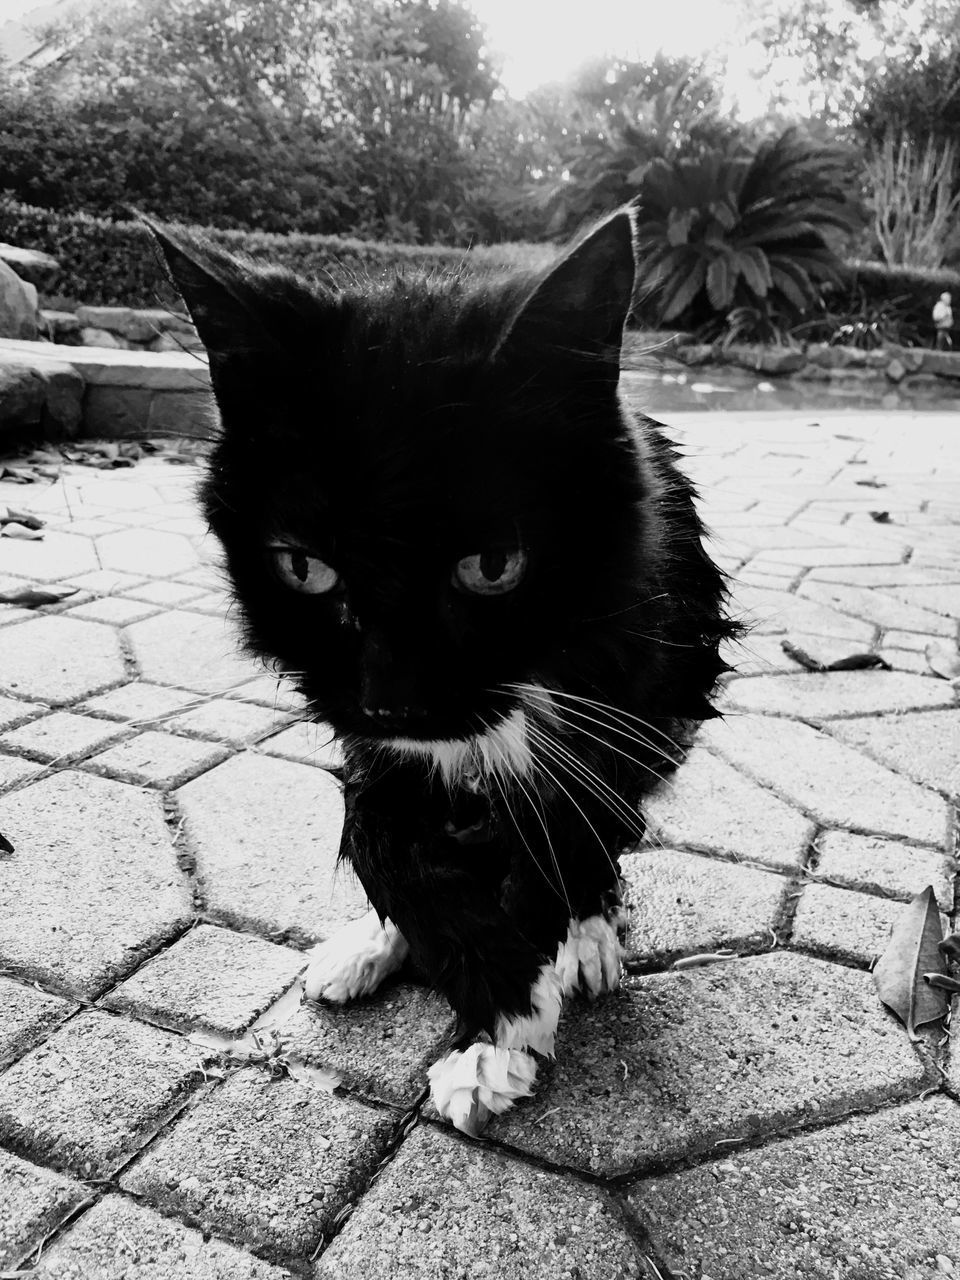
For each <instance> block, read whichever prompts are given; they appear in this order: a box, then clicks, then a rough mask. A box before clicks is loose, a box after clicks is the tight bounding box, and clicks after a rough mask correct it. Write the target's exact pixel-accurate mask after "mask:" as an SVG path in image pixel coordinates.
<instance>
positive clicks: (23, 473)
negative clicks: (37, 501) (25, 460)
mask: <svg viewBox="0 0 960 1280" xmlns="http://www.w3.org/2000/svg"><path fill="white" fill-rule="evenodd" d="M38 479H39V477H38V476H37V474H36V472H35V471H28V470H27V469H26V468H25V467H5V466H3V464H2V463H0V480H6V481H8V482H9V483H10V484H34V483H36V481H37V480H38Z"/></svg>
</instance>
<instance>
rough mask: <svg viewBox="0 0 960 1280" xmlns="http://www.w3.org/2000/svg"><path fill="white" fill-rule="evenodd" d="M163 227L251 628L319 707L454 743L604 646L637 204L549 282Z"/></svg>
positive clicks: (627, 532) (634, 530)
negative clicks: (416, 267)
mask: <svg viewBox="0 0 960 1280" xmlns="http://www.w3.org/2000/svg"><path fill="white" fill-rule="evenodd" d="M154 230H155V231H156V233H157V235H158V238H159V241H160V244H161V247H162V249H163V251H164V254H165V256H166V260H167V263H168V265H169V268H170V271H171V274H172V276H173V278H174V281H175V283H176V284H177V286H178V287H179V289H180V291H181V293H182V294H183V297H184V299H185V301H186V303H187V306H188V307H189V309H190V312H191V315H192V316H193V319H194V321H195V323H196V326H197V329H198V331H199V334H200V337H201V339H202V340H203V342H204V344H205V346H206V348H207V351H208V353H209V356H210V370H211V378H212V382H213V388H214V392H215V395H216V399H217V403H218V406H219V410H220V417H221V420H222V433H221V435H220V437H219V440H218V443H217V444H216V447H215V449H214V452H213V455H212V458H211V462H210V469H209V473H208V476H207V478H206V481H205V483H204V486H203V490H202V497H203V503H204V506H205V510H206V514H207V517H208V519H209V521H210V524H211V526H212V528H213V530H214V532H215V533H216V534H217V535H218V537H219V538H220V540H221V541H222V543H223V546H224V549H225V552H226V557H227V564H228V567H229V571H230V574H231V576H232V579H233V582H234V585H235V590H236V596H237V599H238V602H239V606H240V610H241V616H242V619H243V621H244V624H245V628H246V634H247V638H248V640H249V643H250V645H251V647H252V648H253V649H254V650H255V651H256V652H258V653H260V654H261V655H263V656H265V657H267V658H269V659H272V660H274V661H275V662H276V663H277V664H278V666H279V668H280V669H281V670H284V671H286V672H288V673H290V674H291V675H292V677H293V678H294V680H295V682H296V683H297V684H298V686H299V687H300V689H301V691H302V692H303V693H304V694H305V695H306V697H307V698H308V700H309V701H310V703H311V706H312V708H313V710H314V712H315V714H316V715H317V717H318V718H322V719H324V720H326V721H328V722H330V723H331V724H332V725H333V727H334V728H335V729H336V730H337V732H338V733H340V734H342V735H352V736H359V737H364V738H369V739H377V740H391V739H392V740H397V739H404V740H407V741H409V740H419V741H434V742H436V741H449V740H462V739H465V738H468V737H471V736H473V735H477V734H482V733H483V732H484V731H485V729H488V728H490V727H492V726H495V725H497V724H499V723H502V722H503V721H504V720H505V718H507V717H509V716H510V714H511V712H512V711H513V710H514V709H515V708H516V706H517V705H518V701H519V698H518V694H517V691H516V690H515V689H512V688H511V686H513V685H515V684H516V683H518V682H524V681H530V680H538V679H542V678H549V676H550V675H551V673H552V672H557V671H559V670H560V669H561V668H563V667H564V666H565V665H567V666H569V665H571V664H576V663H577V662H584V661H588V655H586V654H585V653H584V652H582V650H583V649H584V646H589V645H592V646H594V648H595V646H596V645H597V643H598V642H602V640H599V641H598V628H600V630H601V632H602V628H603V621H602V620H603V619H604V618H606V617H610V616H613V615H615V614H616V612H617V610H621V609H624V608H625V607H626V606H628V605H630V604H632V603H633V602H634V600H635V598H636V584H637V576H638V573H639V572H641V561H642V551H641V548H640V545H639V543H640V540H641V539H640V525H639V521H640V519H641V517H640V516H639V515H638V512H639V511H640V510H641V507H642V501H641V500H642V496H643V495H642V479H641V474H640V468H639V466H638V464H637V457H636V452H635V444H634V441H633V437H632V434H631V431H630V428H629V426H628V423H627V421H626V420H625V418H624V415H623V413H622V411H621V408H620V405H619V401H618V395H617V378H618V372H619V355H620V342H621V335H622V330H623V325H624V321H625V318H626V314H627V311H628V309H629V306H630V299H631V292H632V288H633V281H634V253H633V237H632V227H631V221H630V217H629V215H628V214H627V213H619V214H615V215H614V216H613V217H611V218H609V219H608V220H606V221H605V222H604V223H602V224H601V225H600V226H599V227H598V228H597V229H595V230H594V231H593V232H592V233H591V234H589V235H588V236H587V237H585V238H584V239H583V240H581V241H580V242H579V243H578V244H576V245H575V246H574V247H573V248H572V249H571V250H570V251H568V252H567V253H566V254H565V255H563V256H562V257H561V258H560V259H559V261H558V262H557V263H556V264H555V265H554V266H553V267H552V268H551V269H550V270H548V271H547V272H545V273H541V274H540V275H539V276H530V275H525V276H521V277H512V278H509V279H486V280H483V281H477V280H471V279H470V278H469V277H467V276H466V275H465V274H463V273H458V274H453V275H450V276H449V277H444V276H440V275H436V274H433V275H423V274H416V273H401V274H400V275H398V276H396V277H395V278H391V279H389V280H386V281H380V282H376V281H370V280H364V281H361V282H357V283H349V284H345V285H343V286H342V287H332V286H327V285H324V284H318V283H308V282H306V281H305V280H303V279H300V278H298V277H296V276H295V275H293V274H292V273H290V272H288V271H284V270H281V269H276V268H272V269H271V268H266V269H265V268H262V267H257V266H254V265H253V264H252V263H251V262H249V261H239V260H237V259H236V258H234V257H232V256H230V255H227V254H226V253H224V252H223V251H222V250H220V249H217V248H215V247H213V246H212V245H209V244H207V243H205V242H201V241H199V240H196V239H194V238H190V237H186V236H183V235H181V234H180V233H173V232H171V231H169V230H167V229H165V228H154Z"/></svg>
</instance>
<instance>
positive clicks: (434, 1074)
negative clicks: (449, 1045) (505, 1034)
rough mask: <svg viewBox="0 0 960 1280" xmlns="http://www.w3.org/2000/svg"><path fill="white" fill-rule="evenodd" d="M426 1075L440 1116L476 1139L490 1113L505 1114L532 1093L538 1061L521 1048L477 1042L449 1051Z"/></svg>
mask: <svg viewBox="0 0 960 1280" xmlns="http://www.w3.org/2000/svg"><path fill="white" fill-rule="evenodd" d="M427 1074H428V1076H429V1077H430V1096H431V1097H432V1098H433V1105H434V1106H435V1107H436V1108H437V1110H438V1111H439V1112H440V1115H441V1116H443V1118H444V1119H445V1120H449V1121H450V1122H451V1124H453V1125H454V1126H455V1127H456V1128H457V1129H459V1130H460V1131H461V1132H462V1133H469V1134H470V1135H471V1136H472V1137H474V1138H475V1137H477V1135H478V1134H479V1133H480V1132H481V1131H482V1130H483V1128H484V1126H485V1125H486V1124H487V1121H488V1120H489V1119H490V1117H491V1116H499V1115H502V1114H503V1112H504V1111H507V1110H509V1109H510V1107H512V1106H513V1104H514V1102H515V1101H516V1099H517V1098H528V1097H529V1096H530V1094H531V1093H532V1092H533V1086H534V1084H535V1083H536V1079H537V1064H536V1062H534V1060H533V1058H532V1057H531V1056H530V1054H529V1053H523V1052H522V1051H521V1050H520V1049H504V1048H501V1047H500V1046H499V1045H494V1044H485V1043H477V1044H472V1045H470V1046H469V1048H467V1049H464V1050H462V1051H460V1050H454V1052H453V1053H448V1054H447V1056H446V1057H445V1058H441V1059H440V1061H439V1062H435V1063H434V1064H433V1066H432V1067H431V1068H430V1070H429V1071H428V1073H427Z"/></svg>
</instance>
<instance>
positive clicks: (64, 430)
mask: <svg viewBox="0 0 960 1280" xmlns="http://www.w3.org/2000/svg"><path fill="white" fill-rule="evenodd" d="M43 378H44V382H45V383H46V400H45V403H44V407H43V415H42V423H43V437H44V439H45V440H63V439H66V440H71V439H73V438H74V437H75V436H76V435H77V434H78V433H79V431H80V422H81V420H82V418H83V391H84V385H85V384H84V381H83V377H82V376H81V375H80V374H79V373H77V371H76V369H74V367H73V365H70V364H67V363H66V361H63V362H62V363H60V362H58V361H53V360H50V361H44V365H43Z"/></svg>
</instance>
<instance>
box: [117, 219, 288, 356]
mask: <svg viewBox="0 0 960 1280" xmlns="http://www.w3.org/2000/svg"><path fill="white" fill-rule="evenodd" d="M139 217H140V220H141V222H143V223H144V224H145V225H146V226H147V227H148V228H149V230H150V231H151V232H152V234H153V237H154V239H155V241H156V243H157V245H158V246H159V248H160V251H161V253H162V255H163V259H164V261H165V263H166V266H167V270H168V272H169V274H170V278H171V280H172V281H173V283H174V285H175V286H176V288H177V290H178V291H179V293H180V294H181V296H182V298H183V300H184V302H185V303H186V304H187V310H188V311H189V312H190V316H191V318H192V320H193V323H194V324H195V325H196V327H197V333H198V334H199V336H200V341H201V342H202V343H203V345H204V346H205V347H206V349H207V351H208V352H209V353H210V355H211V356H220V357H225V356H229V355H238V354H242V353H244V352H248V351H253V350H257V349H262V347H263V346H264V343H265V341H266V340H267V335H266V334H265V332H264V329H263V325H262V322H261V320H260V318H259V316H258V314H257V311H256V308H255V307H254V306H253V305H252V303H251V298H250V289H249V286H248V285H247V284H246V282H245V275H247V274H248V271H247V269H245V267H244V265H243V263H242V262H240V261H239V260H238V259H237V258H234V257H233V256H232V255H231V254H229V253H226V252H225V251H224V250H223V249H220V248H219V247H218V246H216V245H214V244H211V243H210V241H208V240H204V239H201V238H200V237H199V236H195V235H190V234H188V233H186V232H183V231H179V230H178V231H174V230H173V229H172V228H171V227H168V226H166V225H165V224H163V223H161V222H156V221H154V220H153V219H152V218H147V217H145V216H144V215H143V214H140V215H139Z"/></svg>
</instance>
